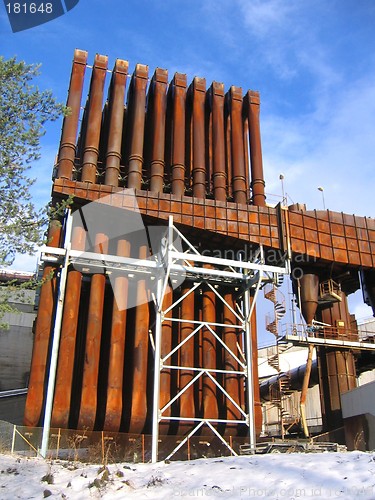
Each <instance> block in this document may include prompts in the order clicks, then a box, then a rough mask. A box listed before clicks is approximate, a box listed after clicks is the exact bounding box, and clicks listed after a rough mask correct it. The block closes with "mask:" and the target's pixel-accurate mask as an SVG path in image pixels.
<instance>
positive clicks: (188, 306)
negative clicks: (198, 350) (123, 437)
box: [178, 285, 195, 434]
mask: <svg viewBox="0 0 375 500" xmlns="http://www.w3.org/2000/svg"><path fill="white" fill-rule="evenodd" d="M189 289H190V287H189V286H188V285H183V286H182V288H181V295H185V294H186V293H187V292H188V291H189ZM181 319H182V320H184V321H189V320H193V319H194V292H192V293H190V294H189V295H187V296H186V297H185V298H184V300H183V301H182V303H181ZM193 330H194V324H193V323H187V322H186V323H185V322H184V323H181V324H180V331H179V334H180V338H179V341H180V342H183V341H184V340H185V339H186V338H187V337H188V336H189V335H190V334H191V332H192V331H193ZM179 355H180V362H179V363H180V366H182V367H184V366H186V367H193V366H194V338H192V339H190V340H189V341H188V342H186V343H185V344H184V345H183V346H182V347H181V349H180V353H179ZM193 377H194V372H192V371H191V370H181V371H180V377H179V386H178V388H179V390H180V391H181V390H182V389H183V388H184V387H185V386H186V385H188V384H189V382H190V381H191V380H192V379H193ZM180 416H181V417H186V418H194V417H195V401H194V385H192V386H190V387H189V388H188V389H187V390H186V391H185V392H184V393H183V394H181V397H180ZM191 428H192V424H188V423H185V422H180V425H179V429H178V433H179V434H186V432H188V431H189V430H191Z"/></svg>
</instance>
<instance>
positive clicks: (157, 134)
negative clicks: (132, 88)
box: [147, 68, 168, 193]
mask: <svg viewBox="0 0 375 500" xmlns="http://www.w3.org/2000/svg"><path fill="white" fill-rule="evenodd" d="M167 85H168V71H167V70H165V69H161V68H156V70H155V73H154V76H153V77H152V80H151V85H150V90H149V96H148V100H149V104H148V106H147V111H149V106H151V107H152V109H151V110H150V112H151V115H152V125H151V129H152V139H151V141H152V146H151V182H150V189H151V191H155V192H157V193H162V192H163V187H164V166H165V161H164V146H165V113H166V98H167V95H166V91H167Z"/></svg>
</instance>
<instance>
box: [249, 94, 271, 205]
mask: <svg viewBox="0 0 375 500" xmlns="http://www.w3.org/2000/svg"><path fill="white" fill-rule="evenodd" d="M244 102H245V107H246V110H247V118H248V123H249V141H250V165H251V189H252V202H253V204H254V205H257V206H259V207H264V206H265V205H266V195H265V192H264V186H265V182H264V175H263V160H262V145H261V139H260V121H259V114H260V97H259V92H254V91H253V90H249V91H248V92H247V94H246V98H245V100H244Z"/></svg>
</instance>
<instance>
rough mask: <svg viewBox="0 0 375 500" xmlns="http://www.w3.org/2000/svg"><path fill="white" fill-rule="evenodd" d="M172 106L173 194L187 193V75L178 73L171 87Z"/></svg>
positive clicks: (181, 194)
mask: <svg viewBox="0 0 375 500" xmlns="http://www.w3.org/2000/svg"><path fill="white" fill-rule="evenodd" d="M169 94H170V98H169V99H170V102H171V106H172V111H171V114H172V125H171V132H172V137H171V175H172V194H174V195H176V196H183V195H184V193H185V102H186V75H183V74H182V73H176V74H175V75H174V78H173V80H172V83H171V85H170V88H169Z"/></svg>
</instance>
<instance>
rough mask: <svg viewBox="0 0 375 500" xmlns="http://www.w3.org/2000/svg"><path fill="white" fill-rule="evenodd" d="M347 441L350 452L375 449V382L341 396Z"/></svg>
mask: <svg viewBox="0 0 375 500" xmlns="http://www.w3.org/2000/svg"><path fill="white" fill-rule="evenodd" d="M341 404H342V414H343V417H344V428H345V439H346V445H347V447H348V449H349V450H362V451H366V450H374V449H375V381H372V382H369V383H367V384H364V385H361V386H359V387H357V388H356V389H353V390H352V391H348V392H346V393H345V394H342V395H341Z"/></svg>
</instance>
